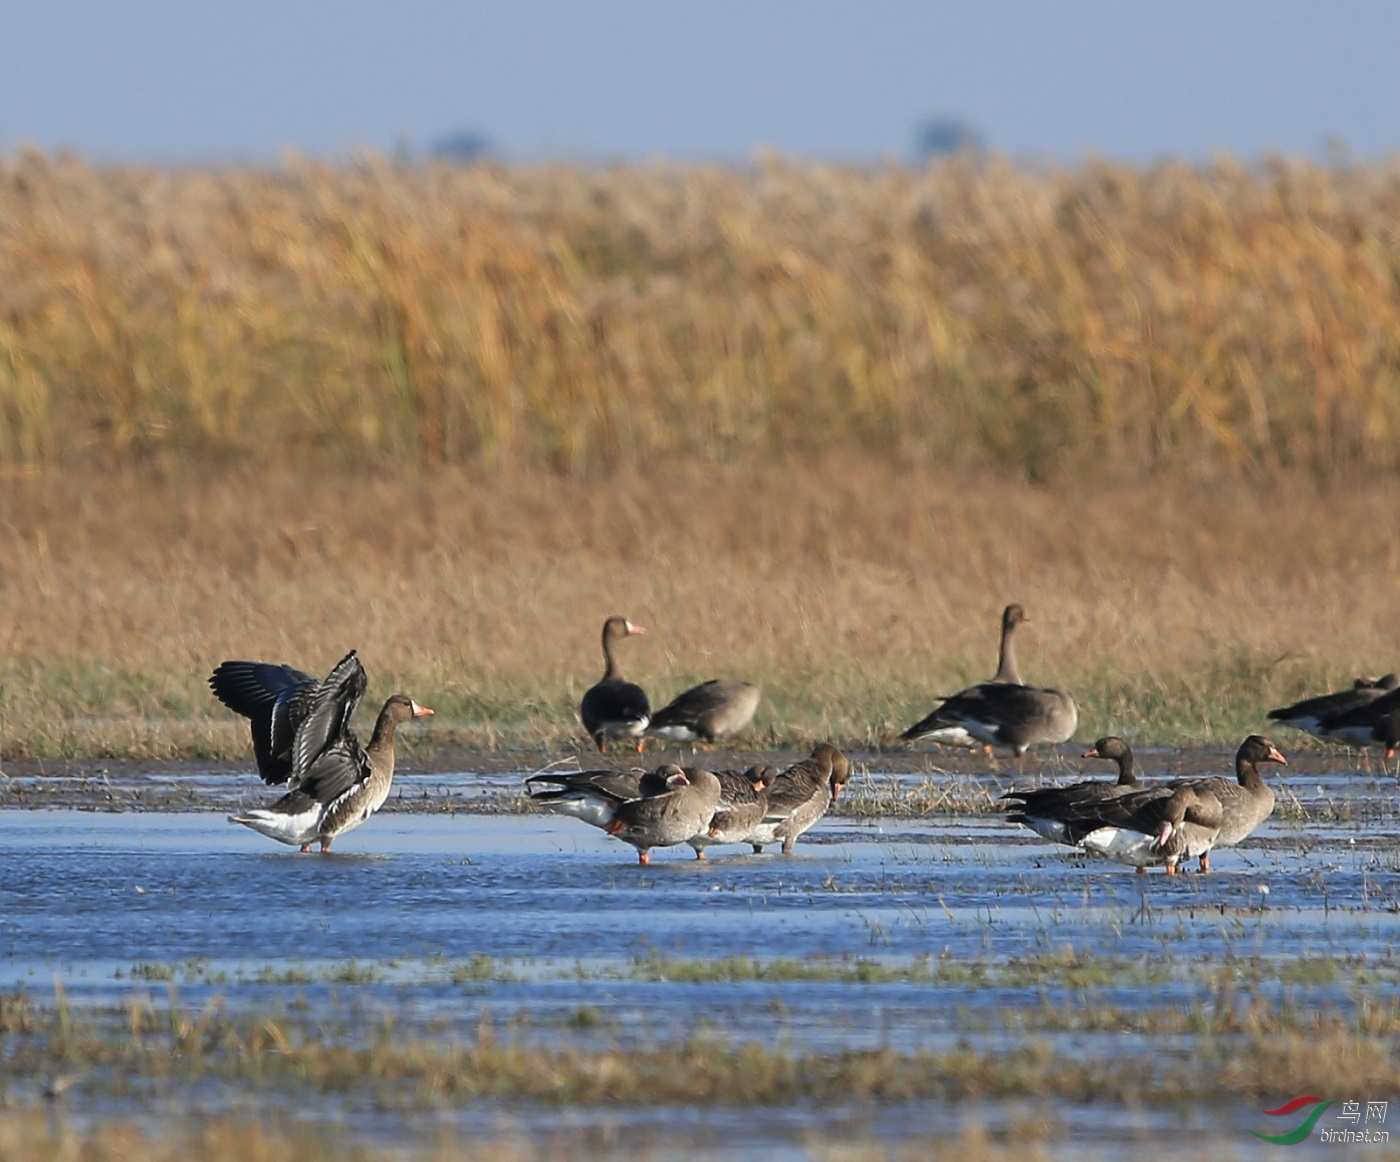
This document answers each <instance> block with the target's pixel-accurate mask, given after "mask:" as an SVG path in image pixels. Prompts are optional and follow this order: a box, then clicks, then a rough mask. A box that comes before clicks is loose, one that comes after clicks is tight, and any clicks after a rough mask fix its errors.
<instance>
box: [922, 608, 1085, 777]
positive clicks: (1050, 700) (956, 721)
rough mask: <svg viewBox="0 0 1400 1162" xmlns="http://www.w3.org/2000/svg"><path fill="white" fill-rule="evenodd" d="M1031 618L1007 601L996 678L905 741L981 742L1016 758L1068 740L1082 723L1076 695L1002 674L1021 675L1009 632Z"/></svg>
mask: <svg viewBox="0 0 1400 1162" xmlns="http://www.w3.org/2000/svg"><path fill="white" fill-rule="evenodd" d="M1028 620H1029V618H1027V617H1026V616H1025V614H1024V613H1023V612H1021V607H1020V606H1018V605H1008V606H1007V607H1006V611H1005V612H1004V613H1003V614H1002V657H1001V662H1002V664H1001V668H1000V669H999V670H998V671H997V677H996V678H994V679H993V680H992V681H990V682H981V683H979V684H978V685H976V686H970V687H968V688H967V689H966V690H963V691H961V692H960V693H957V694H954V695H952V697H950V698H946V699H944V701H943V704H942V705H941V706H939V707H937V708H936V709H935V710H934V711H933V712H932V713H930V714H929V715H928V716H927V717H925V718H923V719H921V720H920V721H919V722H916V723H915V724H914V725H913V726H911V727H910V728H909V729H908V730H906V731H905V732H904V733H903V734H901V735H900V736H899V737H900V738H902V739H904V740H905V741H906V742H917V741H920V740H922V739H931V740H933V741H934V742H941V743H944V744H951V745H956V746H964V745H969V744H974V743H981V744H982V745H983V746H984V747H987V748H992V747H1000V748H1003V749H1005V750H1009V751H1011V752H1012V753H1013V754H1015V755H1016V756H1017V757H1018V758H1019V757H1020V756H1022V755H1024V754H1025V753H1026V751H1027V749H1029V748H1030V747H1032V746H1035V745H1037V744H1039V743H1061V742H1067V741H1068V740H1069V739H1070V738H1071V737H1073V735H1074V731H1075V729H1076V727H1078V725H1079V708H1078V707H1077V706H1075V704H1074V699H1073V698H1071V697H1070V696H1069V695H1068V694H1064V693H1062V692H1061V691H1059V690H1052V689H1048V688H1043V687H1039V686H1026V685H1022V684H1021V683H1019V682H1009V681H1005V680H1004V678H1003V674H1004V673H1006V674H1015V673H1017V667H1016V661H1015V655H1014V654H1010V656H1009V659H1008V653H1009V649H1008V647H1009V640H1010V635H1011V632H1012V631H1013V630H1014V629H1015V627H1016V626H1017V625H1018V624H1019V623H1020V622H1022V621H1028Z"/></svg>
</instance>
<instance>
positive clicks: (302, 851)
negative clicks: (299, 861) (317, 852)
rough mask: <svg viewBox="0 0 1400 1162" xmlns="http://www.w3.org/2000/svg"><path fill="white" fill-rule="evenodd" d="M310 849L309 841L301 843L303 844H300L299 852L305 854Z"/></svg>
mask: <svg viewBox="0 0 1400 1162" xmlns="http://www.w3.org/2000/svg"><path fill="white" fill-rule="evenodd" d="M310 850H311V844H309V843H303V844H302V845H301V854H302V855H305V854H306V853H307V852H308V851H310Z"/></svg>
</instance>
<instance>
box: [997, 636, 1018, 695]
mask: <svg viewBox="0 0 1400 1162" xmlns="http://www.w3.org/2000/svg"><path fill="white" fill-rule="evenodd" d="M1015 638H1016V625H1015V623H1014V622H1010V621H1008V622H1007V623H1006V624H1005V625H1003V626H1002V627H1001V653H1000V654H999V655H998V657H997V676H996V678H995V679H994V680H995V681H997V682H1009V683H1010V684H1011V685H1013V686H1019V685H1021V670H1020V667H1019V666H1017V665H1016V641H1015Z"/></svg>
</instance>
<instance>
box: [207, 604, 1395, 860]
mask: <svg viewBox="0 0 1400 1162" xmlns="http://www.w3.org/2000/svg"><path fill="white" fill-rule="evenodd" d="M1028 620H1029V619H1028V618H1027V617H1026V614H1025V611H1024V610H1023V609H1022V607H1021V606H1019V605H1009V606H1007V607H1006V609H1005V611H1004V612H1003V614H1002V622H1001V651H1000V657H999V659H998V664H997V672H996V674H995V675H994V676H993V677H992V678H990V679H989V680H987V681H985V682H980V683H978V684H976V685H974V686H970V687H968V688H967V689H966V690H961V691H959V692H958V693H956V694H953V695H951V696H948V697H946V698H943V699H941V700H940V703H939V705H938V706H937V707H936V708H935V709H934V710H933V711H932V712H931V713H930V714H928V715H927V716H925V717H924V718H923V719H921V720H920V721H919V722H917V723H915V724H914V725H913V726H911V727H910V728H909V729H908V730H906V731H904V732H903V733H902V734H901V735H900V736H899V737H900V738H901V739H903V740H906V741H910V742H915V741H921V740H931V741H933V742H937V743H940V744H942V745H946V746H957V747H981V748H983V749H984V750H986V751H987V752H988V753H991V752H992V751H994V750H997V749H1000V750H1003V751H1009V752H1010V753H1011V754H1013V755H1016V756H1017V757H1021V756H1024V755H1025V753H1026V751H1027V750H1028V749H1029V748H1030V747H1032V746H1036V745H1058V744H1060V743H1064V742H1067V741H1069V739H1070V738H1071V737H1072V736H1073V734H1074V732H1075V730H1076V729H1077V727H1078V724H1079V712H1078V709H1077V707H1076V706H1075V703H1074V700H1073V699H1072V698H1071V697H1070V696H1069V695H1067V694H1065V693H1063V692H1061V691H1059V690H1054V689H1049V688H1043V687H1036V686H1029V685H1026V684H1025V683H1023V682H1022V681H1021V675H1020V669H1019V667H1018V665H1017V661H1016V651H1015V633H1016V629H1017V627H1018V626H1019V625H1021V624H1022V623H1024V622H1026V621H1028ZM642 633H645V630H644V629H643V628H642V627H641V626H638V625H633V624H632V623H631V622H630V621H628V620H627V619H626V618H623V617H610V618H608V619H607V621H606V622H605V623H604V625H603V636H602V642H603V657H604V661H605V669H604V672H603V677H602V678H601V679H600V680H599V681H598V682H597V683H596V684H595V685H593V686H592V687H590V688H589V689H588V691H587V692H586V693H585V694H584V696H583V700H582V702H581V704H580V706H579V716H580V718H581V719H582V721H583V725H584V729H585V730H586V731H587V732H588V734H589V736H590V737H591V738H592V739H593V741H594V744H595V745H596V746H597V748H598V750H599V752H600V753H606V750H607V746H608V744H609V743H610V742H612V741H615V740H628V741H629V742H630V743H631V744H632V745H633V746H634V747H635V749H636V751H637V752H638V753H640V752H641V751H642V750H643V746H644V738H645V736H646V735H648V734H652V735H656V736H658V737H661V738H664V739H667V740H669V741H672V742H688V743H691V744H697V743H714V742H715V741H716V740H718V739H720V738H723V737H726V736H728V735H732V734H735V733H738V732H740V731H742V730H744V729H745V728H746V727H747V726H748V725H749V723H750V722H751V721H752V720H753V717H754V714H755V713H756V711H757V709H758V704H759V694H760V692H759V689H758V687H757V686H755V685H753V684H752V683H749V682H742V681H738V680H733V679H713V680H711V681H709V682H703V683H701V684H700V685H698V686H695V687H692V688H691V689H689V690H686V691H684V692H683V693H681V694H680V695H678V696H677V697H676V698H675V699H674V700H673V701H672V702H670V703H669V704H668V705H666V706H664V707H663V708H661V709H660V710H657V711H655V712H653V711H652V710H651V705H650V702H649V700H648V698H647V695H646V692H645V691H644V690H643V689H642V688H641V687H640V686H637V685H636V684H634V683H632V682H629V681H627V679H626V678H625V677H624V676H623V673H622V670H621V667H620V666H619V664H618V661H617V657H616V645H617V643H618V642H619V641H622V640H623V639H625V638H628V637H631V636H634V635H637V634H642ZM209 686H210V688H211V690H212V691H213V693H214V696H215V697H216V698H217V699H218V700H219V701H220V702H222V703H223V704H224V705H225V706H227V707H228V708H229V709H231V710H233V711H235V712H236V713H238V714H241V715H243V716H244V717H246V718H247V719H249V721H250V724H251V730H252V738H253V754H254V757H255V759H256V762H257V767H258V773H259V774H260V775H261V776H262V778H263V780H264V782H266V783H268V784H270V785H274V786H284V787H286V788H288V789H287V791H286V793H285V794H283V796H282V797H281V798H280V799H278V800H277V801H276V802H274V803H273V804H272V805H271V806H269V807H265V808H258V809H254V810H249V811H244V812H240V813H239V814H236V815H231V816H230V817H229V819H230V821H231V822H234V823H240V824H243V825H245V826H247V827H250V828H252V829H253V830H255V831H257V832H259V833H261V834H263V835H265V836H267V837H268V838H270V839H275V840H277V841H279V842H281V843H286V844H291V845H292V846H295V847H299V848H300V849H301V850H302V851H303V852H306V851H309V850H310V849H311V844H312V843H319V844H320V848H321V851H322V852H328V851H329V850H330V848H331V844H332V842H333V841H334V839H335V838H336V837H337V836H339V835H341V834H343V833H344V832H346V831H349V830H350V829H351V828H353V827H357V826H359V825H360V824H361V823H363V822H365V820H367V819H368V818H369V817H370V816H371V815H373V814H374V812H375V811H377V810H378V809H379V808H380V807H381V806H382V805H383V803H384V801H385V799H387V797H388V795H389V789H390V786H391V784H392V782H393V777H394V736H395V731H396V730H397V728H398V727H399V726H400V725H401V724H403V723H405V722H408V721H410V720H412V719H414V718H421V717H424V716H427V715H430V714H432V713H433V711H432V710H431V709H429V708H428V707H426V706H423V705H421V704H419V703H418V702H416V701H414V700H413V699H412V698H410V697H409V696H408V695H406V694H395V695H393V697H391V698H389V699H388V701H386V702H385V703H384V706H383V708H382V709H381V711H380V713H379V717H378V720H377V721H376V722H375V726H374V732H373V734H372V736H371V738H370V741H369V743H368V744H367V745H364V744H362V743H361V742H360V740H359V737H358V735H357V734H356V733H355V730H354V727H353V720H354V716H355V712H356V710H357V708H358V707H359V704H360V701H361V699H362V698H363V697H364V694H365V690H366V688H367V687H368V680H367V678H366V676H365V671H364V668H363V666H361V664H360V661H359V658H358V657H357V656H356V654H355V652H354V651H353V650H352V651H351V652H350V653H349V654H347V655H346V656H345V657H344V658H342V659H341V660H340V661H339V662H338V663H337V664H336V666H335V668H334V669H332V670H331V672H330V673H329V674H328V675H327V676H326V677H325V678H324V679H318V678H316V677H314V676H312V675H311V674H308V673H305V672H303V671H301V670H297V669H294V668H292V667H291V666H286V665H273V664H269V663H265V662H248V661H226V662H223V663H222V664H221V665H220V666H219V667H218V668H217V669H215V671H214V673H213V674H212V675H211V676H210V678H209ZM1269 718H1270V719H1271V720H1274V721H1277V722H1280V723H1283V724H1284V725H1286V726H1291V727H1295V728H1297V729H1299V730H1304V731H1307V732H1308V733H1310V734H1313V735H1315V736H1317V737H1319V738H1323V739H1333V740H1338V741H1342V742H1345V743H1348V744H1350V745H1355V746H1363V747H1364V746H1378V747H1382V748H1383V749H1384V750H1385V753H1386V757H1387V758H1389V757H1391V756H1393V755H1394V753H1395V751H1396V748H1397V745H1400V679H1397V677H1396V676H1395V675H1394V674H1387V675H1386V676H1385V677H1384V678H1381V679H1379V680H1375V681H1372V680H1368V679H1357V681H1356V683H1355V685H1354V686H1353V687H1352V688H1351V689H1347V690H1342V691H1338V692H1335V693H1331V694H1325V695H1321V696H1319V697H1314V698H1308V699H1305V700H1304V701H1302V702H1298V703H1295V704H1294V705H1292V706H1285V707H1280V708H1279V709H1277V710H1271V711H1270V712H1269ZM1084 757H1085V758H1099V759H1107V760H1110V761H1112V762H1115V763H1116V764H1117V766H1118V778H1117V779H1116V780H1115V781H1113V782H1101V781H1097V780H1089V781H1084V782H1078V783H1072V784H1070V785H1068V786H1051V787H1038V788H1035V789H1026V790H1014V789H1013V790H1011V791H1008V792H1007V793H1006V794H1005V795H1003V796H1002V798H1003V799H1006V800H1008V801H1009V806H1010V811H1011V813H1010V814H1009V815H1008V819H1009V820H1010V821H1011V822H1014V823H1019V824H1022V825H1024V826H1026V827H1029V828H1030V829H1031V830H1033V831H1034V832H1036V834H1038V835H1040V836H1042V837H1043V838H1045V839H1048V840H1050V841H1051V842H1054V843H1060V844H1065V845H1068V846H1071V847H1075V848H1079V849H1082V850H1084V851H1086V852H1089V853H1091V854H1095V855H1099V856H1103V857H1105V858H1107V859H1110V860H1113V861H1115V862H1117V863H1122V864H1127V865H1129V866H1132V867H1135V868H1136V869H1137V870H1138V871H1139V872H1144V871H1146V870H1147V868H1148V867H1154V866H1160V867H1163V868H1164V869H1165V870H1166V872H1167V874H1169V875H1172V874H1175V873H1176V872H1177V870H1178V867H1179V865H1181V864H1182V863H1184V862H1185V861H1187V860H1190V859H1199V861H1200V869H1201V871H1203V872H1205V871H1209V870H1210V853H1211V852H1212V851H1213V850H1214V849H1215V848H1217V847H1232V846H1234V845H1236V844H1238V843H1239V842H1241V841H1242V840H1243V839H1244V838H1246V837H1247V836H1248V835H1250V834H1251V833H1252V832H1253V831H1254V830H1255V829H1256V828H1257V827H1258V826H1259V825H1260V824H1261V823H1263V822H1264V820H1265V819H1267V818H1268V817H1269V815H1270V814H1272V812H1273V808H1274V793H1273V791H1272V789H1271V788H1270V787H1269V786H1268V784H1267V783H1265V782H1264V780H1263V778H1262V777H1261V776H1260V774H1259V769H1258V768H1259V764H1260V763H1285V764H1286V761H1287V760H1286V759H1285V758H1284V756H1283V754H1282V752H1280V751H1279V749H1278V747H1276V746H1275V745H1274V744H1273V743H1272V742H1270V741H1269V740H1268V739H1266V738H1263V737H1261V736H1259V735H1250V736H1249V737H1248V738H1246V739H1245V740H1244V742H1243V743H1242V744H1241V745H1240V748H1239V750H1238V752H1237V754H1236V756H1235V778H1234V779H1230V778H1228V777H1224V776H1203V777H1190V778H1184V779H1175V780H1171V781H1169V782H1165V783H1160V784H1150V785H1149V784H1143V783H1142V782H1140V781H1139V779H1138V777H1137V773H1136V769H1135V765H1134V760H1133V753H1132V750H1131V749H1130V748H1129V746H1128V744H1127V743H1126V742H1124V741H1123V740H1122V739H1121V738H1117V737H1114V736H1108V737H1105V738H1101V739H1099V741H1098V742H1096V743H1095V744H1094V746H1093V747H1091V748H1090V749H1089V750H1088V751H1086V752H1084ZM850 775H851V764H850V760H849V759H848V758H847V757H846V756H845V755H844V754H842V753H841V751H840V750H838V749H837V748H836V747H835V746H832V745H831V744H830V743H821V744H819V745H818V746H817V747H816V748H815V749H814V750H813V752H812V754H811V755H810V756H809V757H808V758H806V759H803V760H802V761H800V762H798V763H796V764H794V765H793V766H791V767H789V768H788V769H787V770H785V771H781V772H780V771H778V770H777V769H776V768H774V767H771V766H762V765H760V766H754V767H750V768H749V769H748V770H746V771H742V772H740V771H732V770H718V771H711V770H707V769H705V768H704V767H699V766H689V767H682V766H679V765H676V764H667V765H664V766H660V767H657V768H656V769H654V770H651V771H642V770H615V769H607V770H589V771H580V772H561V773H554V772H546V773H542V774H536V775H532V776H530V777H529V778H528V779H527V780H526V785H527V788H528V790H529V793H530V797H531V800H532V801H533V802H534V803H536V804H538V805H539V806H541V807H542V808H544V809H546V810H549V811H553V812H556V813H559V814H565V815H572V816H574V817H576V818H578V819H581V820H583V821H584V822H585V823H588V824H590V825H592V826H594V827H598V828H601V829H603V830H604V831H606V832H607V833H608V834H609V835H612V836H614V837H616V838H618V839H620V840H622V841H623V842H625V843H628V844H631V845H632V846H633V847H635V848H636V849H637V853H638V860H639V862H641V863H643V864H645V863H647V862H648V861H649V859H650V852H651V850H652V849H653V848H657V847H668V846H675V845H678V844H688V845H689V846H690V847H691V848H693V849H694V851H695V854H696V856H697V857H698V858H701V859H704V858H705V851H706V848H708V847H710V846H713V845H716V844H749V845H751V846H752V848H753V850H754V851H755V852H762V851H763V849H764V848H765V847H767V846H769V845H781V850H782V851H783V853H784V854H787V853H790V852H791V851H792V849H793V845H794V844H795V843H796V842H797V839H798V837H799V836H801V835H802V834H803V833H804V832H805V831H807V830H808V829H809V828H810V827H811V826H812V825H813V824H814V823H816V822H817V820H819V819H820V818H821V817H822V816H823V815H824V814H825V813H826V811H827V810H828V809H829V808H830V807H831V805H832V804H833V803H835V802H836V801H837V799H838V798H839V796H840V794H841V791H842V789H843V788H844V787H845V785H846V783H847V781H848V780H849V779H850Z"/></svg>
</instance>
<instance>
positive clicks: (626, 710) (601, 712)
mask: <svg viewBox="0 0 1400 1162" xmlns="http://www.w3.org/2000/svg"><path fill="white" fill-rule="evenodd" d="M639 633H646V630H645V629H644V628H643V627H642V626H640V625H633V624H632V623H631V622H630V621H628V620H627V619H626V618H625V617H610V618H608V620H607V621H605V622H603V659H604V661H605V662H606V663H607V666H606V668H605V669H604V671H603V677H602V679H601V680H600V681H599V682H598V683H597V684H596V685H594V686H591V687H589V689H588V691H587V692H586V693H585V694H584V696H583V701H582V702H581V703H580V704H579V717H580V718H582V719H583V728H584V729H585V730H586V731H588V733H589V735H590V736H591V737H592V739H593V742H594V744H595V745H596V746H597V747H598V750H599V753H606V752H607V740H608V739H610V738H633V739H637V740H638V741H637V744H636V747H637V751H638V753H640V752H641V749H642V743H641V737H642V735H643V734H644V733H645V732H646V728H647V723H649V722H650V721H651V703H650V702H648V701H647V695H646V691H645V690H643V689H642V688H641V687H640V686H638V685H635V684H634V683H632V682H629V681H627V679H626V678H624V677H623V676H622V667H621V666H619V665H618V664H617V658H616V656H615V655H614V653H613V649H614V646H615V644H616V643H617V642H619V641H621V640H622V639H623V638H625V637H632V636H633V635H635V634H639Z"/></svg>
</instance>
